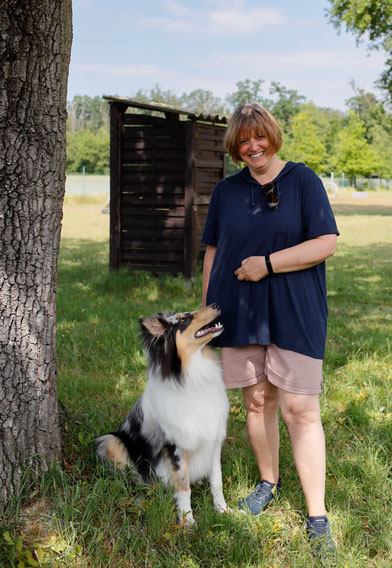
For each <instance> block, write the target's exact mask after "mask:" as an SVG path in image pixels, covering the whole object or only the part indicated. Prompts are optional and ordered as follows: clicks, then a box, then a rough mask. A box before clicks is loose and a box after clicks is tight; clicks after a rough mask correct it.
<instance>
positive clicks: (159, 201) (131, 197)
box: [121, 193, 209, 207]
mask: <svg viewBox="0 0 392 568" xmlns="http://www.w3.org/2000/svg"><path fill="white" fill-rule="evenodd" d="M121 203H122V206H123V207H127V206H129V205H134V206H140V207H147V206H151V205H153V206H155V207H181V206H182V207H184V197H183V196H182V195H173V194H167V193H166V194H161V195H156V194H153V193H145V194H142V195H140V194H139V193H135V194H128V195H124V196H123V198H122V200H121ZM203 203H205V202H203ZM208 203H209V202H208Z"/></svg>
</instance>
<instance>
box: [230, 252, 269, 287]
mask: <svg viewBox="0 0 392 568" xmlns="http://www.w3.org/2000/svg"><path fill="white" fill-rule="evenodd" d="M234 274H235V275H236V276H237V278H238V280H248V281H249V282H258V281H259V280H261V279H262V278H265V277H266V276H267V274H268V270H267V265H266V264H265V258H264V256H249V257H248V258H245V259H244V260H243V261H242V263H241V266H240V268H237V270H236V271H235V272H234Z"/></svg>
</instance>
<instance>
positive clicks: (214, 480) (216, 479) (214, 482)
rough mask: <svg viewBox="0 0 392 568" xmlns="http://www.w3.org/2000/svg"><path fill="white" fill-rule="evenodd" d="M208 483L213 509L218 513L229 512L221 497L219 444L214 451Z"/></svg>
mask: <svg viewBox="0 0 392 568" xmlns="http://www.w3.org/2000/svg"><path fill="white" fill-rule="evenodd" d="M209 481H210V487H211V494H212V499H213V502H214V507H215V509H216V510H217V511H219V512H220V513H223V512H225V511H229V508H228V506H227V505H226V501H225V498H224V496H223V488H222V468H221V446H220V444H218V445H217V447H216V448H215V449H214V453H213V457H212V468H211V472H210V475H209Z"/></svg>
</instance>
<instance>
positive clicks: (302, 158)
mask: <svg viewBox="0 0 392 568" xmlns="http://www.w3.org/2000/svg"><path fill="white" fill-rule="evenodd" d="M285 155H286V156H287V157H289V159H290V160H293V161H295V162H304V163H305V164H306V165H307V166H309V167H310V168H312V169H313V170H315V171H316V172H317V173H318V172H320V171H321V169H322V166H323V164H324V162H325V159H326V151H325V143H324V134H323V131H322V130H321V129H320V127H319V125H318V124H317V122H316V120H315V117H314V113H312V110H311V109H305V110H302V111H299V112H298V114H296V115H295V117H294V118H293V122H292V137H291V139H290V141H289V142H288V143H287V144H286V148H285Z"/></svg>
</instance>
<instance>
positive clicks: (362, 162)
mask: <svg viewBox="0 0 392 568" xmlns="http://www.w3.org/2000/svg"><path fill="white" fill-rule="evenodd" d="M332 163H333V165H334V167H335V169H336V171H337V172H339V173H342V172H344V173H345V174H346V175H349V176H351V177H352V178H353V180H354V186H355V176H356V175H364V176H366V175H369V174H371V173H374V172H376V171H377V169H378V168H379V166H380V159H379V157H378V156H377V154H376V152H375V151H374V150H373V148H372V147H371V146H370V144H369V143H368V142H367V140H366V138H365V124H364V122H363V121H362V120H361V119H360V118H359V116H358V115H356V114H355V113H354V112H353V111H350V112H349V117H348V122H347V125H346V126H345V127H344V128H342V129H341V131H340V132H339V134H338V135H337V142H336V145H335V155H334V157H333V162H332Z"/></svg>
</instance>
